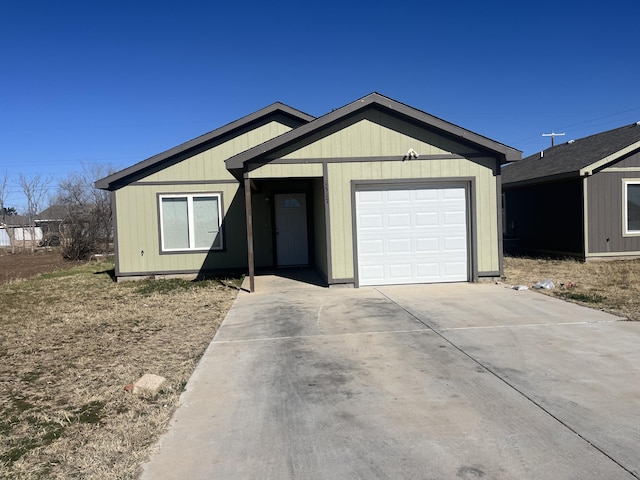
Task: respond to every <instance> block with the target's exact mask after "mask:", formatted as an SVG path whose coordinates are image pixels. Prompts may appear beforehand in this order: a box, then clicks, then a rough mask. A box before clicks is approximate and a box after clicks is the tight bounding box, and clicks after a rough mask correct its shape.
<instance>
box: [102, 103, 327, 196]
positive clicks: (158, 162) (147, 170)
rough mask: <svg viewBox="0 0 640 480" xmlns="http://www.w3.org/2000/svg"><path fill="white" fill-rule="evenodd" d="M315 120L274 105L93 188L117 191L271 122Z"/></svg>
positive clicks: (294, 110) (283, 105)
mask: <svg viewBox="0 0 640 480" xmlns="http://www.w3.org/2000/svg"><path fill="white" fill-rule="evenodd" d="M314 118H315V117H313V116H311V115H308V114H306V113H304V112H301V111H299V110H296V109H294V108H292V107H289V106H288V105H285V104H283V103H280V102H276V103H273V104H271V105H269V106H268V107H265V108H263V109H261V110H258V111H257V112H254V113H252V114H250V115H247V116H245V117H242V118H241V119H239V120H236V121H234V122H231V123H228V124H227V125H224V126H223V127H220V128H218V129H216V130H213V131H211V132H209V133H205V134H204V135H201V136H199V137H197V138H194V139H193V140H189V141H188V142H185V143H183V144H181V145H178V146H177V147H173V148H171V149H169V150H166V151H164V152H162V153H159V154H157V155H154V156H153V157H150V158H148V159H146V160H143V161H142V162H139V163H136V164H135V165H132V166H131V167H128V168H125V169H124V170H120V171H119V172H116V173H114V174H112V175H109V176H107V177H105V178H102V179H100V180H97V181H96V182H95V186H96V188H100V189H103V190H117V189H118V188H120V187H122V186H124V185H126V184H128V183H130V182H133V181H135V180H138V179H140V178H143V177H145V176H147V175H150V174H151V173H155V172H157V171H159V170H162V169H164V168H166V167H168V166H171V165H174V164H176V163H178V162H180V161H182V160H184V159H186V158H188V157H190V156H193V155H195V154H197V153H200V152H202V151H204V150H207V149H209V148H211V147H213V146H215V145H217V144H220V143H222V142H223V141H226V140H227V139H229V138H232V137H234V136H236V135H238V134H240V133H243V132H246V131H249V130H251V129H253V128H256V127H258V126H260V125H264V124H265V123H267V122H269V121H271V120H278V121H280V122H282V123H283V124H285V125H288V126H290V127H292V128H296V127H298V126H299V125H303V124H305V123H307V122H310V121H312V120H313V119H314Z"/></svg>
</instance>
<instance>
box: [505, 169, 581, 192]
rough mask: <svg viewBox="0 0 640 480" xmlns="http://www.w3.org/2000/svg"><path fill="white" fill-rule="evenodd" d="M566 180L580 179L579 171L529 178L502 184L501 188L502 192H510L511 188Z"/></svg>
mask: <svg viewBox="0 0 640 480" xmlns="http://www.w3.org/2000/svg"><path fill="white" fill-rule="evenodd" d="M568 178H580V171H579V170H574V171H573V172H564V173H559V174H557V175H549V176H546V177H538V178H531V179H529V180H520V181H518V182H510V183H503V184H502V188H503V190H510V189H512V188H515V187H524V186H529V185H536V184H538V183H549V182H559V181H562V180H567V179H568Z"/></svg>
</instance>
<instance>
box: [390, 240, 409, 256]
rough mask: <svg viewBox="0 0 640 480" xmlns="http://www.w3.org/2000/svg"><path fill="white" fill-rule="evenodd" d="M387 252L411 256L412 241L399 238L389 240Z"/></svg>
mask: <svg viewBox="0 0 640 480" xmlns="http://www.w3.org/2000/svg"><path fill="white" fill-rule="evenodd" d="M387 252H388V253H391V254H393V253H404V254H407V255H411V240H409V239H408V238H398V239H393V240H389V242H388V243H387Z"/></svg>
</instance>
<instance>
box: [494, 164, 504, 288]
mask: <svg viewBox="0 0 640 480" xmlns="http://www.w3.org/2000/svg"><path fill="white" fill-rule="evenodd" d="M495 178H496V207H497V208H498V270H500V276H502V274H503V273H504V240H503V237H504V233H503V232H504V225H503V224H502V209H503V208H504V206H503V205H502V176H501V175H500V174H498V175H496V177H495Z"/></svg>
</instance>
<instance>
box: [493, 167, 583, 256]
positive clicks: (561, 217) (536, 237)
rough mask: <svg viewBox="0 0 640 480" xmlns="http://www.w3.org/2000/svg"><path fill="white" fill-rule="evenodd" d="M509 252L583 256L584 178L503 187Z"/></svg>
mask: <svg viewBox="0 0 640 480" xmlns="http://www.w3.org/2000/svg"><path fill="white" fill-rule="evenodd" d="M504 193H505V208H506V222H507V225H506V232H507V234H506V239H505V251H506V253H543V252H546V253H559V254H571V255H578V256H582V255H584V242H583V236H582V230H583V228H582V224H583V222H582V203H583V201H582V180H581V179H573V180H567V181H564V182H554V183H548V184H542V185H531V186H528V187H522V188H519V189H507V188H504Z"/></svg>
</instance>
